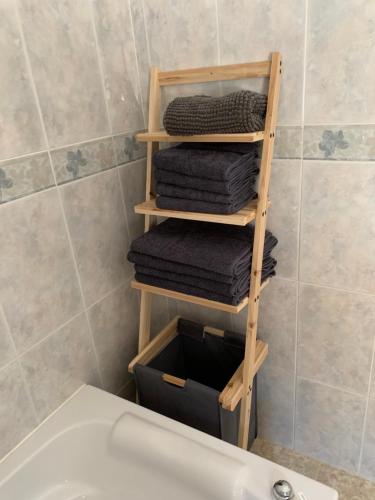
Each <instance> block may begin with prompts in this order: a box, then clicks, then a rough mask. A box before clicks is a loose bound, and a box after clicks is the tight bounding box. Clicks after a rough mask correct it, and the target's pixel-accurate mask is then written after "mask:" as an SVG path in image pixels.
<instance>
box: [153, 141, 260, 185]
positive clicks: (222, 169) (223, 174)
mask: <svg viewBox="0 0 375 500" xmlns="http://www.w3.org/2000/svg"><path fill="white" fill-rule="evenodd" d="M182 146H183V147H173V148H167V149H162V150H160V151H157V152H156V153H155V154H154V155H153V157H152V158H153V165H154V168H155V171H157V170H159V169H161V170H167V171H168V172H173V173H176V174H182V175H189V176H194V177H199V178H203V179H211V180H214V181H231V180H233V179H234V178H235V177H236V176H237V175H241V174H245V173H247V174H248V175H253V176H256V175H257V174H258V172H259V159H258V155H257V149H256V150H254V151H253V152H249V153H247V154H240V153H232V152H228V151H213V150H210V149H191V148H189V147H186V145H185V144H183V145H182Z"/></svg>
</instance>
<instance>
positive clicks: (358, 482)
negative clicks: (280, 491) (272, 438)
mask: <svg viewBox="0 0 375 500" xmlns="http://www.w3.org/2000/svg"><path fill="white" fill-rule="evenodd" d="M251 451H252V452H253V453H256V454H257V455H260V456H261V457H264V458H267V459H268V460H272V461H273V462H276V463H277V464H280V465H283V466H284V467H288V468H289V469H292V470H294V471H296V472H300V473H301V474H304V475H305V476H308V477H311V478H312V479H315V480H317V481H320V482H321V483H324V484H327V485H328V486H331V487H332V488H335V490H337V491H338V493H339V500H375V483H372V482H370V481H366V480H364V479H362V478H360V477H358V476H353V475H351V474H349V473H347V472H345V471H342V470H338V469H334V468H333V467H331V466H330V465H326V464H324V463H322V462H318V461H317V460H314V459H312V458H308V457H305V456H304V455H300V454H299V453H297V452H295V451H293V450H289V449H286V448H282V447H281V446H279V445H276V444H271V443H268V442H267V441H263V440H262V439H257V440H256V441H255V443H254V444H253V446H252V448H251Z"/></svg>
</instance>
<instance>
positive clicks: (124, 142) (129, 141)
mask: <svg viewBox="0 0 375 500" xmlns="http://www.w3.org/2000/svg"><path fill="white" fill-rule="evenodd" d="M113 142H114V147H115V152H116V157H117V164H118V165H122V164H123V163H128V162H129V161H133V160H138V159H139V158H144V157H145V156H146V143H144V142H138V141H137V140H136V138H135V133H131V134H121V135H116V136H114V137H113Z"/></svg>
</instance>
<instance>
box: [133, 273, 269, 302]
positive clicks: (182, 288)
mask: <svg viewBox="0 0 375 500" xmlns="http://www.w3.org/2000/svg"><path fill="white" fill-rule="evenodd" d="M274 274H275V271H274V269H273V270H271V271H270V272H269V273H268V274H267V276H266V277H265V278H263V276H262V278H263V279H266V278H268V277H270V276H273V275H274ZM135 279H136V280H137V281H139V282H141V283H145V284H147V285H151V286H157V287H159V288H166V289H168V290H174V291H176V292H181V293H186V294H187V295H194V296H195V297H203V298H205V299H209V300H214V301H217V302H223V303H224V304H231V305H238V304H239V303H240V302H241V301H242V300H243V299H244V298H245V297H246V295H247V294H248V290H246V291H244V292H242V293H236V294H234V295H224V294H221V293H216V292H214V291H210V290H204V289H203V288H199V287H195V286H192V285H186V284H185V283H182V282H181V281H172V280H166V279H162V278H157V277H155V276H150V275H148V274H142V273H135ZM219 290H220V288H219Z"/></svg>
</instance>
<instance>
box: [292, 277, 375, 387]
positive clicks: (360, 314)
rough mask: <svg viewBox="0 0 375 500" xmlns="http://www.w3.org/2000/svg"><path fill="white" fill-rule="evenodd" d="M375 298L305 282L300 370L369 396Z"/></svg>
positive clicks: (300, 318) (300, 306)
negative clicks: (310, 284)
mask: <svg viewBox="0 0 375 500" xmlns="http://www.w3.org/2000/svg"><path fill="white" fill-rule="evenodd" d="M374 324H375V297H371V296H366V295H358V294H355V293H348V292H342V291H338V290H331V289H327V288H318V287H315V286H309V285H301V288H300V299H299V329H298V374H299V375H300V376H302V377H305V378H309V379H313V380H316V381H317V382H321V383H325V384H329V385H333V386H335V387H338V388H341V389H347V390H351V391H354V392H356V393H357V394H362V395H366V394H367V392H368V383H369V376H370V368H371V360H372V350H373V344H374V335H375V333H374Z"/></svg>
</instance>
